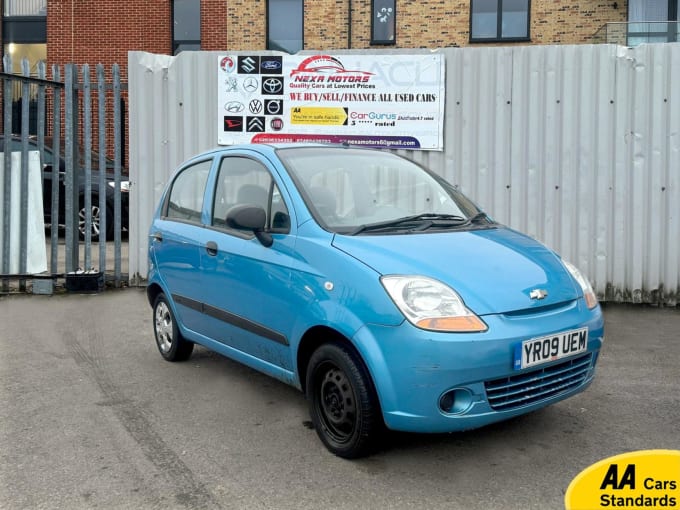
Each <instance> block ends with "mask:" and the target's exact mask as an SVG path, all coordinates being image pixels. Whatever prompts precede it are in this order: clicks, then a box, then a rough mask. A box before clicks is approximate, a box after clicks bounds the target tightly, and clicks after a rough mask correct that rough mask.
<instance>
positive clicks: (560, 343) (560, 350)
mask: <svg viewBox="0 0 680 510" xmlns="http://www.w3.org/2000/svg"><path fill="white" fill-rule="evenodd" d="M587 349H588V328H580V329H572V330H569V331H562V332H560V333H555V334H554V335H547V336H542V337H539V338H532V339H531V340H525V341H524V342H522V343H521V344H517V345H516V346H515V363H514V368H515V370H522V369H524V368H530V367H535V366H537V365H543V364H544V363H550V362H551V361H555V360H558V359H562V358H566V357H568V356H573V355H574V354H580V353H582V352H586V350H587Z"/></svg>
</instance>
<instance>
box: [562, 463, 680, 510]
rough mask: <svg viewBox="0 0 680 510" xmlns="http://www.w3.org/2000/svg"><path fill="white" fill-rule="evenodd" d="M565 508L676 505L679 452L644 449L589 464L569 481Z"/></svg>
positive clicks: (679, 483) (678, 501)
mask: <svg viewBox="0 0 680 510" xmlns="http://www.w3.org/2000/svg"><path fill="white" fill-rule="evenodd" d="M564 503H565V507H566V509H567V510H598V509H601V508H629V509H630V508H664V509H665V508H679V509H680V451H678V450H644V451H639V452H632V453H625V454H623V455H617V456H615V457H610V458H608V459H605V460H602V461H600V462H597V463H596V464H593V465H592V466H590V467H589V468H586V469H585V470H584V471H582V472H581V473H579V474H578V475H577V476H576V478H574V480H573V481H572V482H571V484H570V485H569V488H568V489H567V493H566V495H565V498H564Z"/></svg>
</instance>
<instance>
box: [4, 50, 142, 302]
mask: <svg viewBox="0 0 680 510" xmlns="http://www.w3.org/2000/svg"><path fill="white" fill-rule="evenodd" d="M3 68H4V69H12V62H11V59H10V57H9V56H5V57H4V59H3ZM0 81H1V84H0V85H1V86H0V94H1V101H0V104H1V106H2V116H1V119H0V121H1V123H2V128H1V129H0V152H2V154H0V278H1V280H2V287H1V289H0V293H3V294H6V293H10V292H16V291H19V292H25V291H26V290H27V289H28V287H27V284H31V288H32V290H33V292H34V293H39V294H51V293H52V292H53V291H54V289H55V288H59V287H60V286H61V285H64V286H65V287H66V288H67V289H69V290H82V291H98V290H101V289H103V288H104V287H105V286H106V284H107V283H108V284H110V285H112V286H115V287H120V286H121V285H123V284H126V283H127V281H128V276H127V267H123V259H124V258H126V256H125V255H126V253H125V252H126V251H127V242H124V241H125V238H124V236H125V235H126V233H127V226H128V199H127V197H128V191H129V181H128V180H127V170H126V169H125V166H124V161H123V159H124V150H123V147H124V143H125V142H124V135H125V123H124V118H125V117H124V111H125V98H126V95H127V93H126V90H127V85H126V84H122V83H121V79H120V70H119V66H118V65H117V64H114V65H113V66H112V67H111V68H110V69H106V68H105V67H104V66H103V65H101V64H100V65H98V66H96V68H95V69H94V72H92V71H91V70H90V67H89V66H88V65H83V66H76V65H74V64H67V65H65V66H63V67H62V66H56V65H55V66H52V73H51V77H50V78H48V77H47V72H46V66H45V65H44V63H41V64H39V65H38V68H37V73H34V75H33V76H31V73H30V68H29V64H28V61H26V60H24V61H22V72H21V74H20V75H17V74H9V73H4V72H3V73H0ZM125 264H126V266H127V260H126V261H125Z"/></svg>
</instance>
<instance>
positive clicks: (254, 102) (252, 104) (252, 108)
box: [248, 99, 262, 114]
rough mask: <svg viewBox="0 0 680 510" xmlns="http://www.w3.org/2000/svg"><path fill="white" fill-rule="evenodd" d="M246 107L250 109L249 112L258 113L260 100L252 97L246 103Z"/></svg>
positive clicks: (260, 106) (260, 105) (260, 109)
mask: <svg viewBox="0 0 680 510" xmlns="http://www.w3.org/2000/svg"><path fill="white" fill-rule="evenodd" d="M248 109H249V110H250V113H255V114H257V113H260V112H261V111H262V101H260V100H259V99H253V100H252V101H251V102H250V103H248Z"/></svg>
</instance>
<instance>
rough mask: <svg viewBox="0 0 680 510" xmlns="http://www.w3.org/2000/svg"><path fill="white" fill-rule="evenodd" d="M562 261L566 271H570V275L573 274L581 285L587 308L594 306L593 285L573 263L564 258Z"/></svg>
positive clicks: (595, 301) (595, 300) (595, 304)
mask: <svg viewBox="0 0 680 510" xmlns="http://www.w3.org/2000/svg"><path fill="white" fill-rule="evenodd" d="M562 262H564V267H566V268H567V271H569V272H570V273H571V276H573V277H574V279H575V280H576V281H577V282H578V284H579V285H580V286H581V289H582V290H583V297H584V298H585V300H586V305H587V306H588V308H590V309H593V308H595V307H596V306H597V296H595V291H593V287H592V286H591V285H590V282H589V281H588V279H587V278H586V277H585V276H583V274H581V271H579V270H578V268H577V267H576V266H575V265H574V264H571V263H569V262H567V261H566V260H562Z"/></svg>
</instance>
